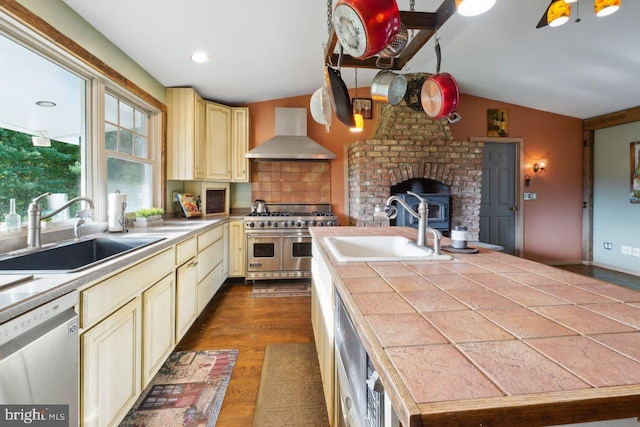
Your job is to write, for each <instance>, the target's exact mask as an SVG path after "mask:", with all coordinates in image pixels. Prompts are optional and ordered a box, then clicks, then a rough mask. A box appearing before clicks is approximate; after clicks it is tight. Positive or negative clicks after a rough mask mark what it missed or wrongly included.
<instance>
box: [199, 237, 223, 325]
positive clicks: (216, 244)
mask: <svg viewBox="0 0 640 427" xmlns="http://www.w3.org/2000/svg"><path fill="white" fill-rule="evenodd" d="M223 235H224V227H223V225H219V226H217V227H214V228H212V229H210V230H208V231H205V232H204V233H201V234H199V235H198V295H197V300H198V310H197V312H198V314H200V313H202V310H204V308H205V307H206V306H207V304H208V303H209V301H211V298H213V296H214V295H215V293H216V292H217V291H218V289H220V286H222V282H224V276H223V274H224V268H223V262H222V261H223V257H224V255H223V251H224V240H223Z"/></svg>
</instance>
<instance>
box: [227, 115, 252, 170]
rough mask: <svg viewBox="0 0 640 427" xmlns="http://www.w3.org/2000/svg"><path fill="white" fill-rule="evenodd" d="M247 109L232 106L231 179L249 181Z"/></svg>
mask: <svg viewBox="0 0 640 427" xmlns="http://www.w3.org/2000/svg"><path fill="white" fill-rule="evenodd" d="M247 151H249V109H248V108H246V107H234V108H233V109H232V111H231V181H233V182H249V159H247V158H246V157H245V154H246V153H247Z"/></svg>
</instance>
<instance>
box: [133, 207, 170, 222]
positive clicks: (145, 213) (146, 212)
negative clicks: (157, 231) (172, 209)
mask: <svg viewBox="0 0 640 427" xmlns="http://www.w3.org/2000/svg"><path fill="white" fill-rule="evenodd" d="M135 214H136V222H141V223H149V222H153V221H159V220H162V214H164V209H162V208H145V209H138V210H137V211H136V212H135Z"/></svg>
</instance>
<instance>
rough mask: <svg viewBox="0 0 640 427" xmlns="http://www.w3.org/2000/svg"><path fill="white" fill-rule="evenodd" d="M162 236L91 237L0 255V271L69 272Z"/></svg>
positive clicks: (87, 266)
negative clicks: (30, 250)
mask: <svg viewBox="0 0 640 427" xmlns="http://www.w3.org/2000/svg"><path fill="white" fill-rule="evenodd" d="M163 239H165V238H164V237H157V236H156V237H135V238H127V237H118V238H113V237H95V238H88V239H84V240H81V241H78V242H76V241H70V242H63V243H60V244H57V245H55V246H52V247H48V248H42V249H40V250H37V251H36V252H29V253H25V254H21V255H15V256H11V255H8V256H2V257H0V274H24V273H73V272H76V271H80V270H84V269H86V268H89V267H93V266H94V265H96V264H99V263H101V262H105V261H108V260H110V259H113V258H116V257H119V256H121V255H124V254H126V253H129V252H131V251H134V250H136V249H140V248H142V247H144V246H147V245H150V244H152V243H155V242H159V241H160V240H163Z"/></svg>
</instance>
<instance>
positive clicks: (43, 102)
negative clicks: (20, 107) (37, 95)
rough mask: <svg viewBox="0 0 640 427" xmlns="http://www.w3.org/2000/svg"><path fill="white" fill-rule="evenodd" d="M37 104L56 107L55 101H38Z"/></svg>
mask: <svg viewBox="0 0 640 427" xmlns="http://www.w3.org/2000/svg"><path fill="white" fill-rule="evenodd" d="M36 105H38V106H40V107H55V106H56V103H55V102H53V101H38V102H36Z"/></svg>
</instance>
